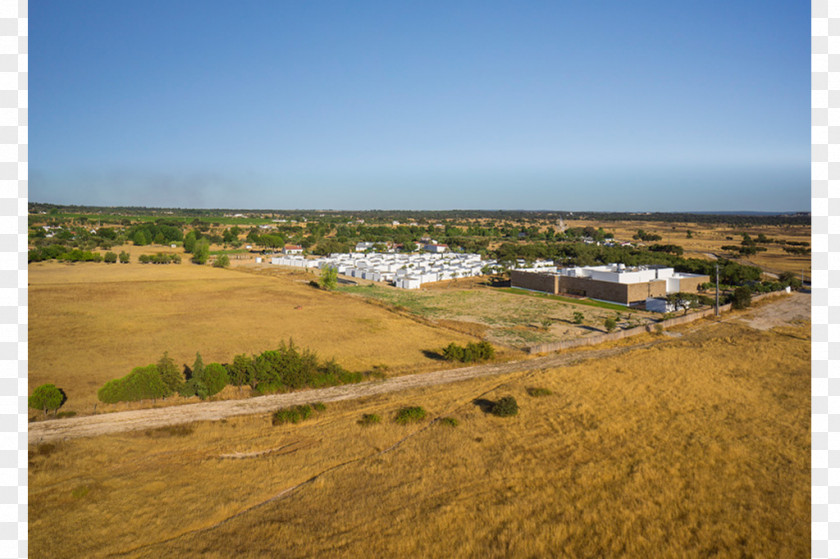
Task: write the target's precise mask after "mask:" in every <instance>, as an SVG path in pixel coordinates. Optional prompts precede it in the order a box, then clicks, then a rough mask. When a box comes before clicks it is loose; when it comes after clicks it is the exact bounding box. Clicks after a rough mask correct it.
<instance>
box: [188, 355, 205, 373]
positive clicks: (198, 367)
mask: <svg viewBox="0 0 840 559" xmlns="http://www.w3.org/2000/svg"><path fill="white" fill-rule="evenodd" d="M203 374H204V360H203V359H202V358H201V354H200V353H199V352H197V351H196V352H195V361H193V366H192V375H191V376H190V378H201V375H203Z"/></svg>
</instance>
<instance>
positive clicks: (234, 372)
mask: <svg viewBox="0 0 840 559" xmlns="http://www.w3.org/2000/svg"><path fill="white" fill-rule="evenodd" d="M250 366H251V358H250V357H248V356H247V355H245V354H244V353H240V354H239V355H237V356H236V357H234V358H233V363H232V364H230V365H228V368H227V370H228V377H229V378H230V383H231V384H232V385H234V386H238V387H240V388H241V387H242V386H243V385H245V384H247V383H248V369H249V368H250Z"/></svg>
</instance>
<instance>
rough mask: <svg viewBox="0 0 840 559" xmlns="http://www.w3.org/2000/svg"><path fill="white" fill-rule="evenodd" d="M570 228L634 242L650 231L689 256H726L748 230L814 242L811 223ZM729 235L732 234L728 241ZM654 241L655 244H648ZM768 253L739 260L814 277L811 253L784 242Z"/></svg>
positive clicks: (574, 222)
mask: <svg viewBox="0 0 840 559" xmlns="http://www.w3.org/2000/svg"><path fill="white" fill-rule="evenodd" d="M566 225H568V226H569V227H586V226H592V227H596V228H597V227H603V228H604V230H605V231H607V232H609V233H613V234H614V235H615V237H616V238H617V239H621V240H623V241H632V240H633V235H634V234H636V232H637V231H638V230H639V229H644V230H645V231H646V232H648V233H655V234H657V235H660V236H661V237H662V240H661V241H657V242H658V243H662V244H675V245H679V246H681V247H683V249H684V250H685V255H684V256H686V257H687V258H709V256H708V255H709V254H716V255H718V256H724V255H726V254H727V251H723V250H721V248H720V247H722V246H724V245H739V244H740V243H741V233H747V234H748V235H750V236H751V237H752V238H756V237H757V236H758V235H759V233H763V234H764V235H765V236H766V237H768V238H772V239H784V240H786V241H798V242H807V243H810V242H811V227H810V226H796V225H790V226H774V225H763V226H748V225H744V226H740V225H739V226H736V227H729V226H727V225H715V224H708V223H670V222H658V221H652V222H645V221H606V222H599V221H591V220H568V221H566ZM686 231H691V232H692V238H691V239H688V238H687V233H686ZM726 237H731V238H732V239H731V240H727V238H726ZM647 244H651V243H647ZM761 246H764V247H766V248H767V252H759V253H757V254H754V255H751V256H748V257H744V258H738V259H736V260H737V261H739V262H741V263H743V264H750V265H754V266H758V267H760V268H762V269H763V270H765V271H767V272H772V273H776V274H778V273H781V272H794V273H796V274H800V273H803V272H804V274H805V278H806V279H809V278H810V277H811V257H810V256H808V255H794V254H788V253H787V252H785V251H784V250H782V247H781V245H778V244H765V245H761Z"/></svg>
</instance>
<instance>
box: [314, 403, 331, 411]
mask: <svg viewBox="0 0 840 559" xmlns="http://www.w3.org/2000/svg"><path fill="white" fill-rule="evenodd" d="M312 409H314V410H315V411H326V409H327V406H325V405H324V403H323V402H315V403H314V404H312Z"/></svg>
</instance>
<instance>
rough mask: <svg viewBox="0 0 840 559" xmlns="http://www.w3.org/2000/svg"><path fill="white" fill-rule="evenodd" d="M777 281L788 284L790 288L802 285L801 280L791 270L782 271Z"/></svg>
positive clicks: (797, 287)
mask: <svg viewBox="0 0 840 559" xmlns="http://www.w3.org/2000/svg"><path fill="white" fill-rule="evenodd" d="M779 283H781V284H782V285H784V286H790V288H791V289H799V288H801V287H802V280H801V279H800V278H799V277H797V276H796V274H794V273H793V272H782V273H781V274H779Z"/></svg>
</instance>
